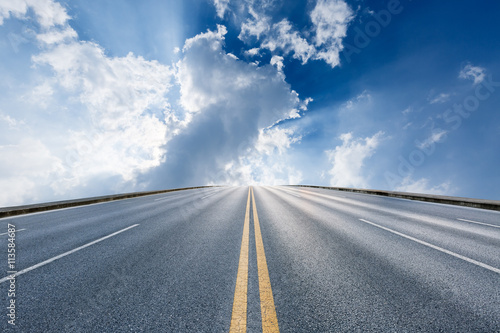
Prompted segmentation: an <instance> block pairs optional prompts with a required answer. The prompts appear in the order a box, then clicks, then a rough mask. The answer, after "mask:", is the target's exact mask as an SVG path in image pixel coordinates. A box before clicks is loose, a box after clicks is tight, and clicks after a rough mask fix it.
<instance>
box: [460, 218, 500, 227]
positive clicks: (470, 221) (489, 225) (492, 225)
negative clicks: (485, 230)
mask: <svg viewBox="0 0 500 333" xmlns="http://www.w3.org/2000/svg"><path fill="white" fill-rule="evenodd" d="M457 220H459V221H464V222H469V223H475V224H481V225H487V226H488V227H493V228H500V225H494V224H489V223H483V222H477V221H472V220H466V219H459V218H457Z"/></svg>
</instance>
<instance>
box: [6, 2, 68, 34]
mask: <svg viewBox="0 0 500 333" xmlns="http://www.w3.org/2000/svg"><path fill="white" fill-rule="evenodd" d="M28 8H31V9H33V11H34V13H35V16H36V18H37V20H38V23H40V25H41V26H42V28H44V29H48V28H51V27H53V26H56V25H64V24H66V22H67V21H68V20H69V15H68V14H67V12H66V9H65V8H64V7H63V6H61V4H59V3H58V2H55V1H52V0H4V1H1V2H0V25H1V24H3V21H4V19H7V18H9V17H10V16H14V17H15V18H22V17H23V16H24V15H26V13H27V11H28Z"/></svg>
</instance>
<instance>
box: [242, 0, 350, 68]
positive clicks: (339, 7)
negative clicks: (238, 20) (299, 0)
mask: <svg viewBox="0 0 500 333" xmlns="http://www.w3.org/2000/svg"><path fill="white" fill-rule="evenodd" d="M264 8H265V7H264ZM248 12H249V14H250V16H251V17H250V18H248V19H247V20H246V21H244V22H243V23H242V25H241V32H240V34H239V36H238V38H239V39H241V40H242V41H244V42H246V43H249V44H250V43H252V41H253V40H252V38H253V37H255V38H256V40H257V41H260V46H259V48H258V49H268V50H269V51H271V53H273V54H274V53H276V52H282V54H283V55H288V54H292V57H293V58H295V59H298V60H300V61H302V63H303V64H305V63H307V62H308V61H309V60H311V59H312V60H323V61H325V62H326V63H327V64H329V65H330V66H331V67H332V68H333V67H336V66H338V65H339V64H340V60H339V53H340V52H341V51H342V50H343V45H342V39H343V38H344V37H345V36H346V32H347V26H348V24H349V22H350V21H351V20H352V19H353V18H354V14H353V12H352V10H351V9H350V7H349V6H348V5H347V3H346V2H345V1H342V0H319V1H318V2H317V3H316V6H315V7H314V9H313V10H312V11H311V13H310V19H311V22H312V29H311V33H305V34H301V33H300V32H299V31H297V30H296V29H295V28H294V27H293V25H292V23H291V22H290V21H289V20H288V19H287V18H284V19H282V20H280V21H279V22H277V23H274V24H273V23H272V17H271V16H269V15H267V14H266V13H265V10H263V8H259V9H258V10H257V9H255V8H254V7H253V6H252V3H250V5H249V8H248ZM252 50H253V51H252V52H249V53H248V54H250V55H251V54H257V52H256V51H255V48H253V49H252Z"/></svg>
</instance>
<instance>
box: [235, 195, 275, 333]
mask: <svg viewBox="0 0 500 333" xmlns="http://www.w3.org/2000/svg"><path fill="white" fill-rule="evenodd" d="M250 197H251V198H252V207H253V211H252V212H253V222H254V230H255V247H256V250H257V270H258V274H259V294H260V311H261V316H262V332H265V333H266V332H279V327H278V318H277V317H276V309H275V307H274V299H273V292H272V289H271V280H270V279H269V272H268V270H267V262H266V254H265V252H264V243H263V242H262V235H261V232H260V224H259V217H258V215H257V206H256V205H255V197H254V194H253V188H252V187H250V188H249V189H248V199H247V208H246V212H245V222H244V225H243V238H242V240H241V250H240V260H239V264H238V274H237V275H236V288H235V291H234V301H233V314H232V317H231V327H230V328H229V332H230V333H233V332H246V329H247V293H248V247H249V245H248V244H249V237H250Z"/></svg>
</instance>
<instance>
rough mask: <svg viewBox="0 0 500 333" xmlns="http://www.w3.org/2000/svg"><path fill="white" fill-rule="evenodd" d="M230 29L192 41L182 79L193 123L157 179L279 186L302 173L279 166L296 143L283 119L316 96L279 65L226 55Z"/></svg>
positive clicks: (182, 64) (183, 97) (177, 139)
mask: <svg viewBox="0 0 500 333" xmlns="http://www.w3.org/2000/svg"><path fill="white" fill-rule="evenodd" d="M225 32H226V29H225V27H223V26H219V27H218V29H217V31H208V32H205V33H202V34H199V35H197V36H195V37H193V38H191V39H189V40H187V41H186V45H185V46H184V58H183V59H181V60H180V61H179V62H178V63H177V65H176V67H177V75H176V78H177V84H178V85H179V89H180V94H181V95H180V104H181V105H182V107H183V109H184V110H186V112H188V113H189V114H190V115H191V117H192V120H191V122H190V123H189V124H188V125H187V126H186V128H185V129H184V130H183V131H182V133H180V134H179V135H178V136H176V137H175V138H173V139H172V140H171V142H169V144H168V145H167V149H168V154H167V160H166V162H165V163H164V164H163V165H162V166H161V167H159V168H157V169H155V170H154V174H155V177H156V178H155V179H157V180H156V181H155V182H163V183H164V182H167V183H169V184H171V186H177V185H179V184H203V183H218V184H221V183H223V184H236V183H237V184H245V183H248V182H256V181H259V182H261V181H265V182H270V183H274V182H275V181H276V179H281V180H284V179H287V177H288V173H289V172H290V174H292V173H294V174H296V172H295V171H294V170H290V169H287V168H284V167H278V164H279V163H281V162H280V161H282V160H283V156H285V155H286V154H285V151H286V150H287V149H288V148H289V147H290V145H291V144H293V143H294V142H296V140H297V139H296V135H295V133H294V131H293V130H292V129H286V130H285V129H281V127H280V125H279V124H278V123H280V122H281V121H283V120H285V119H290V118H292V117H297V116H299V115H298V111H297V110H300V109H306V108H307V103H308V102H309V99H306V100H304V101H302V100H301V99H300V98H299V97H298V94H297V93H296V92H295V91H293V90H292V89H291V88H290V85H289V84H288V83H286V82H285V79H284V77H283V75H282V73H281V72H280V71H279V70H277V68H275V67H273V66H271V65H264V66H260V67H259V66H255V65H254V64H251V63H250V64H249V63H246V62H244V61H241V60H239V59H237V58H235V57H234V56H231V55H230V54H228V53H226V52H225V51H224V49H223V45H224V35H225ZM276 61H277V60H276ZM277 156H280V158H279V161H278V159H276V160H275V159H274V158H275V157H277ZM278 162H279V163H278ZM272 166H276V168H275V169H273V168H272ZM173 174H175V175H176V177H175V179H173V178H172V177H171V175H173Z"/></svg>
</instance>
